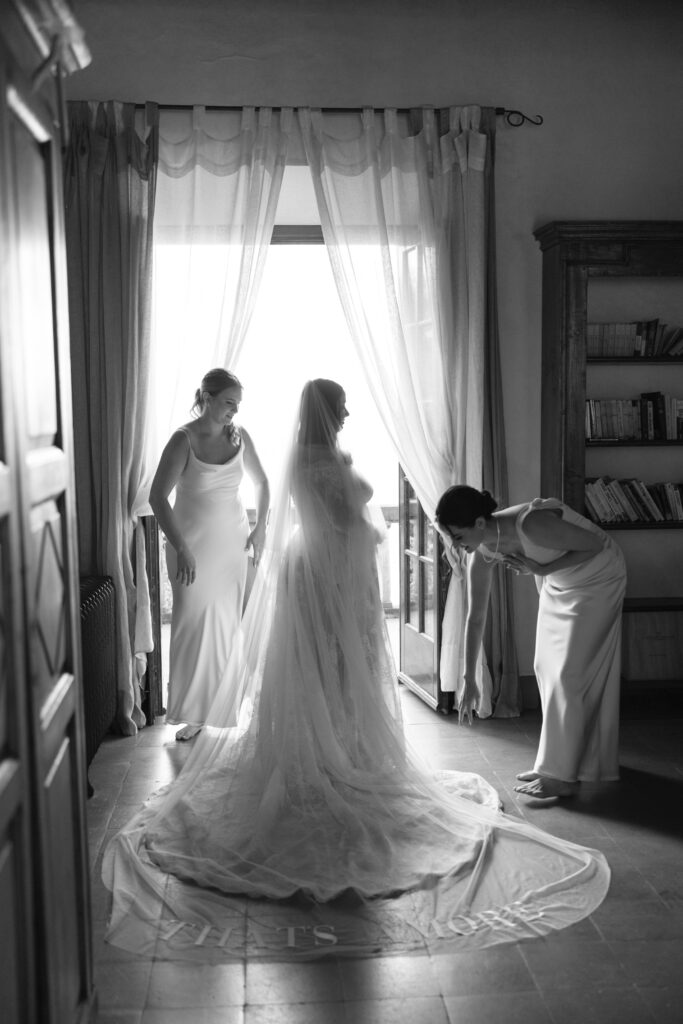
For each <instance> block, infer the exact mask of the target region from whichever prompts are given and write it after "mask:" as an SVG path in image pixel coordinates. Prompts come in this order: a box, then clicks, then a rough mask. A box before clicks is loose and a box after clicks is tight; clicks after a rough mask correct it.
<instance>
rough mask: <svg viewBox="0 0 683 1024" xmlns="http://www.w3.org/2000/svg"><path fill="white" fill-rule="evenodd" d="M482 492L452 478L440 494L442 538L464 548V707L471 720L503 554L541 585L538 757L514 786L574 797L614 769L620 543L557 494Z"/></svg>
mask: <svg viewBox="0 0 683 1024" xmlns="http://www.w3.org/2000/svg"><path fill="white" fill-rule="evenodd" d="M497 507H498V506H497V504H496V502H495V500H494V499H493V498H492V497H491V495H490V494H489V493H488V491H478V490H476V488H473V487H467V486H464V485H459V486H455V487H450V488H449V489H448V490H447V491H446V492H445V493H444V494H443V495H442V496H441V498H440V499H439V503H438V505H437V509H436V517H435V518H436V522H437V523H438V525H439V527H440V530H441V532H442V533H443V534H444V535H445V537H446V539H447V542H448V543H450V544H452V545H453V546H454V547H456V548H462V549H464V550H465V551H466V552H468V553H469V554H470V556H471V557H470V559H469V567H468V614H467V623H466V627H465V690H464V693H463V697H462V700H461V702H460V711H461V714H462V715H464V716H466V717H468V718H469V720H470V722H471V720H472V706H473V704H474V703H475V699H476V680H475V666H476V660H477V655H478V653H479V649H480V647H481V641H482V635H483V630H484V624H485V621H486V614H487V609H488V600H489V594H490V591H491V574H492V572H493V571H494V568H495V566H496V565H500V564H501V563H502V564H503V565H504V566H506V567H507V568H508V569H513V570H514V571H515V572H519V573H533V575H534V576H535V577H536V585H537V589H538V592H539V606H538V620H537V627H536V655H535V659H534V671H535V673H536V679H537V681H538V687H539V691H540V695H541V709H542V712H543V724H542V727H541V736H540V742H539V747H538V754H537V757H536V763H535V765H534V767H533V769H532V770H531V771H525V772H521V773H520V774H519V775H518V776H517V778H518V779H519V780H520V781H521V782H522V783H523V784H522V785H521V786H516V787H515V789H516V790H517V792H518V793H525V794H527V795H528V796H534V797H538V798H548V797H566V796H571V795H572V794H573V793H575V792H576V790H577V789H578V785H579V783H580V782H612V781H615V780H616V779H618V778H619V755H618V743H619V685H620V670H621V609H622V603H623V599H624V592H625V589H626V568H625V563H624V558H623V555H622V553H621V551H620V549H619V547H618V545H617V544H615V542H614V541H613V540H612V538H611V537H609V536H608V534H606V533H605V532H604V530H601V529H600V528H599V527H598V526H596V525H595V523H592V522H590V521H589V520H588V519H585V518H584V517H583V516H581V515H579V514H578V513H577V512H574V511H573V509H571V508H569V507H568V506H567V505H564V504H563V503H562V502H560V501H558V500H556V499H555V498H547V499H542V498H536V499H535V500H534V501H531V502H528V503H524V504H522V505H515V506H513V507H511V508H505V509H500V510H498V511H495V510H496V509H497Z"/></svg>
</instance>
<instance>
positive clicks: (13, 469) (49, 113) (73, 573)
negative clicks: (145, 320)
mask: <svg viewBox="0 0 683 1024" xmlns="http://www.w3.org/2000/svg"><path fill="white" fill-rule="evenodd" d="M3 69H4V71H3V77H2V87H3V96H2V103H0V154H1V156H0V191H1V195H2V213H3V217H2V228H0V232H1V235H0V245H1V251H2V300H3V301H2V305H3V309H2V313H1V314H0V315H1V320H0V330H1V338H0V369H1V371H2V378H3V380H2V392H1V394H2V399H3V409H2V415H3V422H2V426H3V438H2V442H3V450H2V452H1V453H0V455H1V456H2V459H3V464H2V465H1V466H0V562H1V564H0V572H1V574H2V613H1V614H2V651H3V653H2V655H1V656H2V657H3V662H4V663H3V669H4V675H3V683H2V687H1V688H0V758H1V759H2V760H1V761H0V826H1V827H2V838H1V840H0V841H2V843H3V847H2V849H1V850H0V912H1V913H2V922H3V929H2V930H3V939H2V942H3V943H4V946H5V948H4V949H3V952H4V953H5V957H4V958H3V970H2V981H0V989H2V990H3V991H2V994H0V1000H1V1001H2V1014H3V1020H7V1021H8V1022H9V1021H12V1022H14V1021H17V1022H21V1024H33V1022H34V1021H36V1022H37V1021H40V1022H46V1024H71V1022H76V1021H78V1022H83V1021H85V1020H89V1019H92V1018H93V1016H94V1007H93V996H92V977H91V974H92V968H91V952H90V950H91V939H90V911H89V884H88V879H89V875H88V870H89V865H88V856H87V843H86V827H85V788H86V783H85V764H84V742H83V724H82V701H81V695H80V685H81V678H80V677H81V673H80V640H79V619H78V614H79V612H78V607H79V606H78V568H77V561H76V559H77V555H76V546H75V497H74V483H73V457H72V449H71V392H70V369H69V340H68V333H67V332H68V324H67V292H66V276H65V265H66V261H65V258H64V231H63V224H62V187H61V170H60V162H61V156H60V149H59V144H58V142H57V141H56V139H55V137H54V136H55V127H54V110H53V108H51V107H50V105H49V104H48V103H46V102H45V100H44V99H43V98H41V94H40V93H35V92H33V91H32V90H31V88H30V86H29V85H28V83H26V82H25V80H24V79H23V77H22V74H21V71H20V70H19V69H18V68H16V67H14V66H13V65H12V63H11V60H9V59H8V60H7V61H5V62H4V63H3ZM10 607H11V611H10V610H9V609H10ZM7 923H9V928H7V927H6V924H7ZM8 964H9V965H10V969H9V971H8ZM5 990H6V991H5Z"/></svg>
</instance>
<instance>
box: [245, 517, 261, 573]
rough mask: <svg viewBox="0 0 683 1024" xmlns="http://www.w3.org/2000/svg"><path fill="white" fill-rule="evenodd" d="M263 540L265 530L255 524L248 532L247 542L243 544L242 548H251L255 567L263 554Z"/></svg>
mask: <svg viewBox="0 0 683 1024" xmlns="http://www.w3.org/2000/svg"><path fill="white" fill-rule="evenodd" d="M265 540H266V530H265V527H264V526H258V525H257V526H255V527H254V529H253V530H252V531H251V533H250V534H249V536H248V537H247V543H246V545H245V548H244V550H245V551H248V550H249V548H251V549H252V551H253V552H254V554H253V562H254V568H256V567H257V565H258V564H259V562H260V561H261V555H262V554H263V546H264V544H265Z"/></svg>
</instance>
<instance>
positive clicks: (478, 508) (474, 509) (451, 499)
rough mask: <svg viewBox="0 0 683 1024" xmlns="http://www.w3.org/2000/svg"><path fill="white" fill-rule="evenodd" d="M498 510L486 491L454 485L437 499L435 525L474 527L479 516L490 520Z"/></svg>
mask: <svg viewBox="0 0 683 1024" xmlns="http://www.w3.org/2000/svg"><path fill="white" fill-rule="evenodd" d="M497 508H498V502H497V501H496V500H495V498H493V497H492V496H491V495H490V494H489V492H488V491H478V490H477V488H476V487H468V486H467V484H455V485H454V486H453V487H449V488H448V490H447V491H444V493H443V494H442V495H441V497H440V498H439V501H438V503H437V506H436V513H435V515H434V518H435V520H436V522H437V523H440V524H441V525H442V526H447V525H448V524H449V523H452V524H453V525H454V526H461V527H463V528H467V527H470V526H474V523H475V520H476V519H478V518H479V516H483V517H484V519H490V518H491V516H492V515H493V512H494V511H495V510H496V509H497Z"/></svg>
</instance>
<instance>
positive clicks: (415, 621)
mask: <svg viewBox="0 0 683 1024" xmlns="http://www.w3.org/2000/svg"><path fill="white" fill-rule="evenodd" d="M405 562H406V577H407V579H408V605H407V608H406V622H409V623H410V624H411V626H414V627H415V628H416V629H419V624H420V616H419V589H418V587H419V584H418V562H417V559H416V558H412V557H411V556H409V555H408V556H406V559H405Z"/></svg>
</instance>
